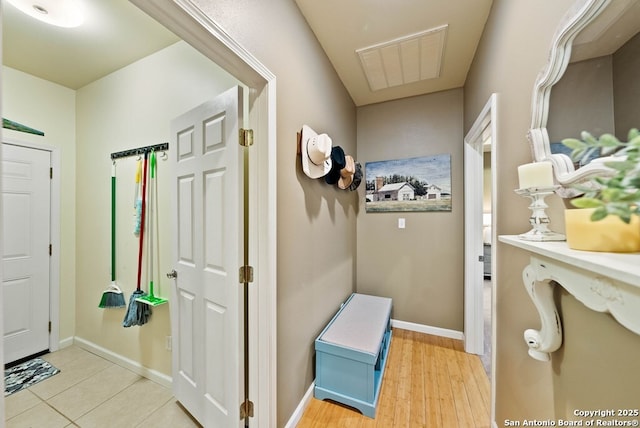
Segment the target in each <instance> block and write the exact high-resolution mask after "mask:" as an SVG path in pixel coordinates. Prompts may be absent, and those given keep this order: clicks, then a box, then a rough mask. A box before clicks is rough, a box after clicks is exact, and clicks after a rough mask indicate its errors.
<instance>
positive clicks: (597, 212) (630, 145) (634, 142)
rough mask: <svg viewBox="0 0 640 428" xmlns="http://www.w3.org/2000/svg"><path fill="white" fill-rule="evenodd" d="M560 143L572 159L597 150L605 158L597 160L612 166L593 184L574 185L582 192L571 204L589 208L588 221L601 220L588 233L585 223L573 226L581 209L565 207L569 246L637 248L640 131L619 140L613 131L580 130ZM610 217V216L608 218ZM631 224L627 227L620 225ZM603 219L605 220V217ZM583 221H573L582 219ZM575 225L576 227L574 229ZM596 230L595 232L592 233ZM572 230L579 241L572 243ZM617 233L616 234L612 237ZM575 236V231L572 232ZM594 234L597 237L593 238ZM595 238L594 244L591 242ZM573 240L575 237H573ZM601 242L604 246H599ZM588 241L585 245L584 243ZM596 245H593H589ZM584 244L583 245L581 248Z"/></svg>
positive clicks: (639, 231) (639, 233) (639, 238)
mask: <svg viewBox="0 0 640 428" xmlns="http://www.w3.org/2000/svg"><path fill="white" fill-rule="evenodd" d="M562 143H563V144H564V145H565V146H567V147H569V148H571V149H572V153H571V157H572V159H573V160H585V159H587V158H589V157H590V156H591V155H592V154H593V153H594V152H598V153H599V154H600V155H601V156H605V157H604V158H601V159H599V160H598V161H600V162H603V163H604V165H605V166H607V167H608V168H610V169H611V174H610V175H607V176H599V177H594V178H592V179H591V184H592V186H585V185H582V186H580V185H578V186H575V187H576V188H577V189H578V190H581V191H583V192H584V194H583V195H582V196H580V197H578V198H575V199H573V200H571V204H572V205H573V206H575V207H577V208H586V209H590V211H588V213H589V215H588V219H589V220H590V221H591V222H601V223H602V224H601V225H600V227H599V228H597V227H594V228H592V229H593V231H594V232H593V233H591V230H592V229H589V231H590V232H587V228H586V227H587V226H588V225H587V226H585V225H584V224H580V225H579V226H576V224H574V221H573V220H572V218H574V217H575V218H578V217H577V216H580V218H583V217H584V216H585V214H584V212H575V213H574V212H573V211H575V210H568V211H567V212H566V215H565V220H566V221H567V230H566V232H567V242H568V243H569V246H570V247H572V248H577V249H589V250H595V251H640V223H638V222H639V221H640V220H639V219H638V214H640V131H638V129H636V128H634V129H631V130H630V131H629V133H628V140H627V141H620V140H619V139H618V138H616V137H615V136H614V135H612V134H603V135H601V136H600V137H599V138H596V137H594V136H593V135H591V134H590V133H589V132H586V131H583V132H582V133H581V139H576V138H566V139H564V140H562ZM610 216H611V217H613V218H611V217H610ZM616 217H617V218H618V219H619V220H621V221H622V222H623V223H624V225H630V228H625V227H623V226H624V225H622V224H620V223H621V222H620V221H619V220H617V219H616ZM605 219H606V220H605ZM581 221H582V220H575V222H581ZM576 227H577V229H575V228H576ZM596 230H598V231H597V232H595V231H596ZM572 231H575V232H577V233H578V234H579V235H580V236H579V237H576V236H574V238H576V239H579V240H580V243H579V244H577V246H576V245H572V239H571V236H569V235H571V232H572ZM613 233H617V234H618V236H617V237H615V238H614V237H612V236H613ZM574 235H575V234H574ZM596 236H597V239H596ZM594 239H595V241H597V242H598V244H597V245H595V244H594V243H593V241H594ZM573 241H574V243H575V239H574V240H573ZM603 241H606V243H607V245H604V249H600V248H601V244H602V242H603ZM583 242H588V244H586V243H583ZM592 245H595V248H592ZM584 247H586V248H584Z"/></svg>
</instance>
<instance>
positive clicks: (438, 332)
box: [391, 319, 464, 340]
mask: <svg viewBox="0 0 640 428" xmlns="http://www.w3.org/2000/svg"><path fill="white" fill-rule="evenodd" d="M391 326H392V327H398V328H401V329H403V330H410V331H416V332H418V333H425V334H431V335H434V336H441V337H448V338H450V339H458V340H464V333H463V332H461V331H456V330H449V329H447V328H440V327H431V326H429V325H424V324H415V323H412V322H407V321H398V320H393V319H392V320H391Z"/></svg>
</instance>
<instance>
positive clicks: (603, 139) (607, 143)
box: [598, 134, 620, 147]
mask: <svg viewBox="0 0 640 428" xmlns="http://www.w3.org/2000/svg"><path fill="white" fill-rule="evenodd" d="M598 142H599V143H600V144H599V146H600V147H618V146H619V145H620V140H618V139H617V138H616V137H615V136H614V135H611V134H602V135H601V136H600V139H599V140H598Z"/></svg>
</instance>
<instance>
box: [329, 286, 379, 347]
mask: <svg viewBox="0 0 640 428" xmlns="http://www.w3.org/2000/svg"><path fill="white" fill-rule="evenodd" d="M390 311H391V299H390V298H387V297H377V296H368V295H366V294H354V295H353V296H352V297H351V300H349V302H348V303H347V304H346V306H345V307H344V308H342V310H341V312H340V315H338V317H337V318H336V319H335V320H334V321H333V323H332V324H331V325H330V326H329V328H328V329H327V330H326V331H325V332H324V334H323V335H322V336H321V337H320V340H322V341H324V342H329V343H334V344H336V345H340V346H344V347H346V348H352V349H357V350H359V351H362V352H368V353H370V354H374V355H375V354H377V353H378V349H380V342H381V341H382V336H383V335H384V332H385V328H386V326H387V321H388V320H389V312H390Z"/></svg>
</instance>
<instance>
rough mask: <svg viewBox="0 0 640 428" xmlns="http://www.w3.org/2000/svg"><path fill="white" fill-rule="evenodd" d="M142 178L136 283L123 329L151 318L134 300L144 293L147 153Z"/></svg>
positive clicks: (149, 308)
mask: <svg viewBox="0 0 640 428" xmlns="http://www.w3.org/2000/svg"><path fill="white" fill-rule="evenodd" d="M143 169H144V178H143V179H142V210H141V213H140V245H139V248H138V281H137V286H136V290H135V291H134V292H133V293H131V298H130V299H129V307H128V308H127V313H126V314H125V316H124V320H123V321H122V326H123V327H131V326H132V325H143V324H146V323H147V321H148V320H149V317H150V316H151V306H148V305H143V304H141V303H139V302H138V301H137V300H136V299H138V298H139V297H142V296H144V295H145V294H144V292H143V291H142V290H141V289H140V282H141V279H142V278H141V277H142V249H143V247H144V226H145V223H144V216H145V204H146V196H147V153H145V154H144V167H143Z"/></svg>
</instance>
